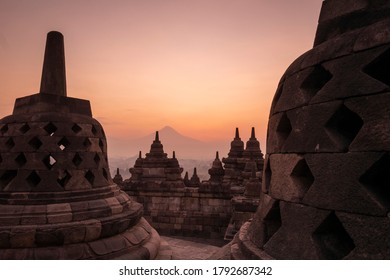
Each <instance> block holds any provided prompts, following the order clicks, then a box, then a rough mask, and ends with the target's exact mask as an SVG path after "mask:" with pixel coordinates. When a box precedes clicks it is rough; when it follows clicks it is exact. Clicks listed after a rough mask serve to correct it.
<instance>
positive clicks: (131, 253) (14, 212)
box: [0, 32, 160, 259]
mask: <svg viewBox="0 0 390 280" xmlns="http://www.w3.org/2000/svg"><path fill="white" fill-rule="evenodd" d="M64 58H65V56H64V46H63V36H62V34H60V33H58V32H50V33H49V34H48V38H47V45H46V51H45V62H44V67H43V75H42V83H41V92H40V93H38V94H34V95H31V96H27V97H23V98H19V99H17V100H16V102H15V108H14V112H13V114H12V115H11V116H8V117H5V118H3V119H1V120H0V159H1V160H0V248H1V250H0V259H116V258H135V259H149V258H155V257H156V255H157V252H158V246H159V242H160V241H159V235H158V234H157V233H156V232H155V231H154V230H153V229H152V228H151V227H150V225H149V224H148V223H147V222H146V221H145V220H144V219H143V218H142V212H143V209H142V206H141V205H140V204H138V203H136V202H134V201H132V200H130V198H129V196H128V195H127V194H126V193H124V192H122V191H121V190H120V189H119V187H118V186H117V185H116V184H114V182H113V181H112V179H111V176H110V171H109V167H108V162H107V142H106V137H105V134H104V131H103V128H102V126H101V125H100V124H99V122H98V121H96V120H95V119H93V118H92V114H91V108H90V104H89V101H87V100H80V99H76V98H69V97H67V96H66V83H65V60H64ZM139 232H142V238H141V237H139V235H140V234H139ZM135 238H138V239H137V242H132V240H134V239H135Z"/></svg>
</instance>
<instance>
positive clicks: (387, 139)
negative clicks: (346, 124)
mask: <svg viewBox="0 0 390 280" xmlns="http://www.w3.org/2000/svg"><path fill="white" fill-rule="evenodd" d="M388 104H390V93H384V94H378V95H371V96H365V97H359V98H351V99H348V100H347V101H346V102H345V105H346V106H347V107H348V108H350V109H351V110H353V111H354V112H356V113H357V114H358V115H359V116H360V117H361V118H362V120H363V126H362V128H361V129H360V131H359V133H358V134H357V135H356V137H355V138H354V140H353V142H352V143H351V145H350V147H349V150H350V151H352V152H357V151H389V150H390V108H389V106H388ZM372 108H375V110H373V109H372Z"/></svg>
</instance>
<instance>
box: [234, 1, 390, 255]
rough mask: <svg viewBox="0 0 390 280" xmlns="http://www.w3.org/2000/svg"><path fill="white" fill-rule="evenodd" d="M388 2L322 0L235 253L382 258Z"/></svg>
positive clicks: (389, 243) (387, 197)
mask: <svg viewBox="0 0 390 280" xmlns="http://www.w3.org/2000/svg"><path fill="white" fill-rule="evenodd" d="M389 73H390V2H389V1H376V0H375V1H374V0H372V1H369V0H358V1H351V0H326V1H324V2H323V5H322V10H321V14H320V18H319V24H318V29H317V34H316V38H315V43H314V47H313V49H312V50H310V51H308V52H307V53H305V54H304V55H302V56H301V57H299V58H298V59H297V60H296V61H295V62H294V63H293V64H292V65H291V66H290V67H289V68H288V69H287V71H286V72H285V74H284V76H283V77H282V78H281V81H280V84H279V86H278V89H277V92H276V94H275V97H274V100H273V103H272V108H271V113H270V119H269V124H268V137H267V139H268V141H267V155H266V161H265V172H264V176H263V184H262V194H261V202H260V206H259V208H258V210H257V212H256V214H255V216H254V218H253V221H252V222H251V223H249V222H248V223H246V224H244V225H243V226H242V227H241V229H240V232H239V233H238V234H237V235H236V237H235V241H234V242H233V244H232V245H231V250H230V251H231V257H232V258H236V259H240V258H244V259H249V258H253V259H390V235H389V232H390V218H389V217H390V216H389V211H390V188H389V182H390V177H389V174H390V153H389V151H390V109H389V108H390V107H389V104H390V93H389V91H390V75H389Z"/></svg>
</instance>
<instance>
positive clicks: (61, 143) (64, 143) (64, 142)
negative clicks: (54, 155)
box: [57, 137, 70, 151]
mask: <svg viewBox="0 0 390 280" xmlns="http://www.w3.org/2000/svg"><path fill="white" fill-rule="evenodd" d="M57 145H58V147H59V148H60V149H61V151H63V150H65V149H66V147H68V146H69V145H70V142H69V141H68V139H66V137H62V139H61V140H60V141H59V142H58V143H57Z"/></svg>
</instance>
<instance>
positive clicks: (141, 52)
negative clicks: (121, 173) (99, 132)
mask: <svg viewBox="0 0 390 280" xmlns="http://www.w3.org/2000/svg"><path fill="white" fill-rule="evenodd" d="M321 2H322V1H321V0H297V1H291V0H272V1H269V0H113V1H101V0H93V1H92V0H90V1H87V0H80V1H53V0H34V1H30V0H16V1H15V0H1V2H0V59H1V64H0V77H1V82H0V92H1V101H0V116H6V115H9V114H10V113H11V112H12V108H13V103H14V100H15V98H17V97H22V96H25V95H30V94H33V93H36V92H38V90H39V85H40V75H41V71H42V62H43V52H44V44H45V40H46V33H47V32H48V31H51V30H57V31H60V32H62V33H63V34H64V37H65V57H66V68H67V87H68V96H72V97H77V98H82V99H89V100H91V104H92V110H93V115H94V117H95V118H96V119H98V120H99V121H100V122H101V123H102V124H103V126H104V128H105V131H106V134H107V136H108V144H109V145H110V142H111V143H118V142H120V141H122V142H123V141H126V139H129V138H139V137H142V136H144V135H146V134H148V133H150V132H153V131H155V130H158V129H160V128H162V127H164V126H165V125H170V126H172V127H174V128H175V129H176V130H177V131H179V132H180V133H182V134H184V135H187V136H189V137H192V138H196V139H199V140H204V141H207V140H221V139H226V141H229V142H230V141H231V139H232V137H233V134H234V128H235V127H240V131H241V135H242V139H243V140H244V141H246V140H247V138H248V136H249V133H250V128H251V127H252V126H255V127H256V131H257V136H258V139H259V140H260V141H261V145H262V147H264V145H265V143H264V141H265V133H266V125H267V121H268V114H269V107H270V104H271V101H272V97H273V95H274V92H275V90H276V86H277V84H278V81H279V79H280V77H281V76H282V74H283V72H284V71H285V69H286V68H287V67H288V65H289V64H290V63H291V62H292V61H293V60H294V59H295V58H297V57H298V56H299V55H300V54H302V53H303V52H305V51H307V50H309V49H310V48H311V46H312V44H313V41H314V35H315V30H316V26H317V20H318V16H319V11H320V7H321ZM109 151H110V152H111V154H112V155H117V154H120V151H119V150H117V149H116V148H115V145H114V146H111V147H110V146H109Z"/></svg>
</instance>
